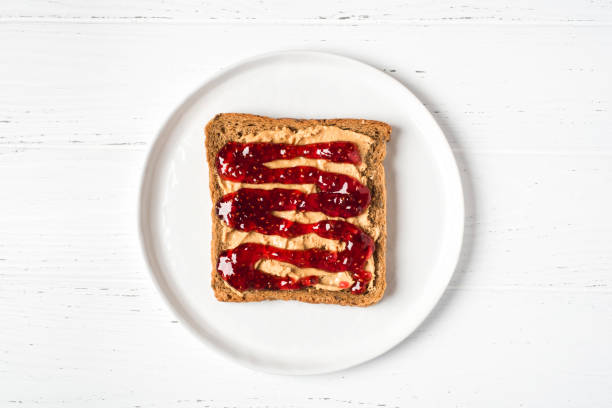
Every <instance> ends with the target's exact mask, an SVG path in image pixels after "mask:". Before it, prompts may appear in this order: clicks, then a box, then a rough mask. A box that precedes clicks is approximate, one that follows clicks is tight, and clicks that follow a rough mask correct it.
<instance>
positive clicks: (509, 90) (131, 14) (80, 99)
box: [0, 0, 612, 407]
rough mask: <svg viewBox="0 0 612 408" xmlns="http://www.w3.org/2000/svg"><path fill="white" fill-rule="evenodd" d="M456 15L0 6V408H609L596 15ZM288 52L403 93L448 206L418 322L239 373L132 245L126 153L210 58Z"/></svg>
mask: <svg viewBox="0 0 612 408" xmlns="http://www.w3.org/2000/svg"><path fill="white" fill-rule="evenodd" d="M377 4H378V3H377ZM462 4H463V5H462V6H461V5H456V4H454V3H450V2H443V3H439V2H438V3H435V5H432V4H430V2H416V3H413V4H408V5H403V4H400V3H399V2H388V3H386V4H384V5H381V6H378V5H374V3H371V2H365V1H358V2H351V3H348V2H340V3H335V4H331V3H327V2H315V3H314V4H307V3H304V4H302V5H293V6H286V5H283V4H281V2H276V1H268V0H266V1H263V2H260V3H256V4H255V3H251V2H246V1H244V2H230V3H227V2H199V1H188V0H185V1H181V2H176V3H168V2H161V1H159V2H155V1H154V2H146V3H145V2H141V1H137V2H130V3H129V4H123V3H122V4H119V3H118V2H96V3H93V2H67V1H57V2H43V1H40V2H39V1H19V2H18V1H7V2H4V3H3V5H2V6H1V7H0V47H1V48H2V50H3V51H2V53H0V89H1V90H2V92H0V188H2V192H3V194H2V199H1V200H0V214H1V215H0V230H1V231H2V235H1V238H0V406H20V407H29V406H67V407H69V406H74V407H81V406H84V405H85V406H113V407H115V406H126V407H135V406H140V407H155V406H159V407H167V406H180V407H191V406H193V407H206V406H208V407H224V406H236V407H266V406H268V407H287V406H290V407H380V406H386V407H396V406H397V407H404V406H408V405H410V406H426V407H429V406H448V405H455V406H483V407H484V406H490V403H491V401H495V402H496V404H495V405H496V406H508V407H515V406H521V405H522V406H525V407H529V406H533V407H537V406H556V407H583V406H589V407H606V406H610V405H611V404H612V392H611V391H610V390H612V368H611V367H612V355H611V354H610V353H609V345H610V344H611V343H612V330H611V329H610V328H611V327H612V244H611V242H612V215H611V214H610V210H609V209H610V208H611V207H612V193H611V191H612V160H611V156H612V138H611V137H610V129H612V115H611V109H612V83H611V82H610V80H609V73H610V72H612V58H611V57H610V52H609V50H610V49H611V47H612V26H611V25H610V24H609V23H610V13H611V10H612V5H611V4H610V2H609V1H593V2H586V1H585V2H583V1H578V2H574V3H569V2H552V1H536V2H529V4H527V3H515V2H509V1H502V0H498V1H495V2H484V1H470V2H464V3H462ZM196 10H199V11H196ZM236 10H238V12H236ZM366 15H367V16H368V17H363V16H366ZM319 16H323V17H325V18H324V19H320V18H319ZM347 16H348V17H349V18H348V19H347V18H344V17H347ZM141 17H142V18H141ZM156 17H161V18H156ZM213 17H214V18H213ZM462 17H469V18H462ZM215 19H216V21H212V20H215ZM167 20H169V21H167ZM209 20H211V21H209ZM319 20H320V21H319ZM94 21H95V22H96V24H92V22H94ZM498 21H501V22H502V23H503V24H482V23H483V22H486V23H489V22H490V23H496V22H498ZM194 22H195V23H197V24H193V23H194ZM279 22H280V23H282V24H279ZM433 23H435V24H433ZM525 23H528V24H525ZM286 48H298V49H316V50H323V51H331V52H337V53H341V54H344V55H348V56H351V57H356V58H358V59H361V60H363V61H365V62H368V63H371V64H373V65H374V66H377V67H378V68H380V69H384V70H386V71H387V72H389V73H390V74H391V75H393V76H394V77H396V78H397V79H399V80H400V81H402V82H403V83H404V84H406V85H407V86H409V87H410V88H411V89H412V90H413V91H414V92H415V93H416V94H417V96H419V97H420V98H421V99H422V100H423V102H424V103H425V104H426V105H427V107H428V108H429V109H430V110H431V111H432V112H433V114H434V116H435V117H436V119H437V120H438V121H439V123H440V124H441V126H442V127H443V129H444V131H445V132H446V134H447V137H448V139H449V142H450V143H451V146H452V147H453V150H454V152H455V155H456V157H457V160H458V163H459V167H460V170H461V172H462V175H463V181H464V187H465V190H466V195H467V219H466V234H465V246H464V250H463V255H462V259H461V261H460V264H459V267H458V270H457V272H456V274H455V276H454V277H453V280H452V282H451V285H450V286H449V289H448V290H447V293H446V294H445V296H444V297H443V299H442V301H441V302H440V304H439V305H438V306H437V308H436V309H435V310H434V312H433V314H432V316H431V317H430V318H429V319H428V320H427V322H426V323H425V324H424V325H423V326H421V327H420V328H419V330H418V331H417V332H416V333H415V334H414V335H413V336H411V337H410V338H409V339H408V340H407V341H405V342H403V343H402V344H401V345H400V346H399V347H397V348H395V349H394V350H392V351H391V352H389V353H387V354H385V355H383V356H382V357H381V358H379V359H376V360H375V361H372V362H369V363H366V364H364V365H361V366H359V367H356V368H354V369H351V370H346V371H343V372H340V373H335V374H329V375H324V376H313V377H278V376H269V375H263V374H259V373H254V372H251V371H248V370H246V369H243V368H241V367H238V366H236V365H234V364H233V363H231V362H227V361H225V360H224V359H222V358H221V357H219V356H218V355H217V354H215V353H214V352H213V351H212V350H208V349H207V348H205V347H203V346H202V345H201V344H200V343H199V342H198V341H197V339H195V338H194V337H193V336H192V335H191V334H190V333H189V332H188V331H187V330H185V329H184V327H182V325H180V324H178V322H176V319H175V318H174V317H173V316H172V314H171V313H170V312H169V311H168V309H167V307H166V305H165V304H164V303H163V301H162V299H161V296H160V295H159V294H158V293H157V292H156V291H155V289H154V288H153V285H152V283H151V281H150V278H149V276H148V273H147V270H146V267H145V264H144V262H143V260H142V258H141V255H140V248H139V246H138V241H137V235H136V196H137V189H138V184H139V175H140V171H141V167H142V164H143V162H144V158H145V157H144V156H145V152H146V149H147V146H148V145H149V144H150V143H151V142H152V140H153V138H154V135H155V133H156V132H157V130H158V128H159V126H160V125H161V124H162V123H163V121H164V120H165V118H166V117H167V115H168V114H169V113H170V111H171V110H172V109H173V108H174V107H175V106H176V104H178V103H179V102H180V101H181V100H182V98H184V97H185V95H187V94H189V93H190V92H191V91H192V90H193V89H194V88H195V87H197V86H199V85H200V84H201V83H202V82H203V81H204V80H205V79H206V77H207V76H209V75H211V74H213V73H215V72H217V71H218V70H219V69H221V67H222V66H224V65H227V64H230V63H233V62H235V61H236V60H238V59H240V58H243V57H247V56H250V55H252V54H254V53H259V52H267V51H274V50H278V49H286ZM398 50H401V51H402V52H398ZM211 56H212V57H214V58H211ZM261 113H263V114H265V113H266V112H261ZM373 381H375V382H376V389H375V391H374V390H373V388H372V386H371V384H372V382H373ZM236 383H238V384H241V385H242V388H241V391H240V392H236V390H235V386H234V384H236ZM500 396H503V399H502V400H500Z"/></svg>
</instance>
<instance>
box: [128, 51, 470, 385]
mask: <svg viewBox="0 0 612 408" xmlns="http://www.w3.org/2000/svg"><path fill="white" fill-rule="evenodd" d="M219 112H245V113H255V114H261V115H267V116H272V117H295V118H341V117H347V118H366V119H376V120H381V121H384V122H387V123H389V124H390V125H391V126H392V127H393V133H392V135H391V142H390V143H389V144H388V148H387V158H386V160H385V168H386V175H387V180H386V183H387V192H388V197H387V205H388V214H387V223H388V248H387V282H388V283H387V291H386V293H385V296H384V298H383V299H382V301H381V302H380V303H378V304H376V305H374V306H371V307H368V308H360V307H342V306H336V305H323V304H321V305H312V304H306V303H299V302H293V301H290V302H283V301H274V302H259V303H221V302H218V301H217V300H215V297H214V296H213V293H212V289H211V287H210V279H211V277H210V275H211V268H212V263H211V259H210V240H211V219H210V217H211V215H210V214H211V208H212V203H211V200H210V197H209V190H208V169H207V164H206V159H205V150H204V131H203V129H204V125H205V124H206V123H207V122H208V120H210V119H211V118H212V117H213V116H214V115H215V114H216V113H219ZM463 218H464V213H463V195H462V190H461V182H460V178H459V175H458V171H457V166H456V163H455V161H454V158H453V155H452V153H451V150H450V149H449V146H448V144H447V142H446V139H445V137H444V135H443V133H442V131H441V130H440V128H439V127H438V125H437V124H436V123H435V121H434V119H433V118H432V116H431V115H430V114H429V112H428V111H427V109H426V108H425V107H424V106H423V105H422V104H421V103H420V102H419V101H418V100H417V98H416V97H415V96H414V95H413V94H412V93H410V91H408V90H407V89H406V88H405V87H404V86H403V85H402V84H401V83H399V82H397V81H396V80H395V79H393V78H392V77H390V76H388V75H387V74H385V73H383V72H381V71H379V70H377V69H375V68H373V67H371V66H369V65H366V64H363V63H361V62H358V61H355V60H352V59H349V58H345V57H340V56H336V55H331V54H325V53H318V52H282V53H275V54H268V55H263V56H259V57H256V58H253V59H250V60H248V61H244V62H242V63H240V64H238V65H235V66H234V67H232V68H229V69H227V70H225V71H223V72H222V73H221V74H219V75H217V76H216V77H214V78H212V79H211V80H209V81H208V82H207V83H206V84H204V85H203V86H202V87H201V88H200V89H199V90H198V91H196V92H195V93H194V94H193V95H192V96H191V97H189V98H188V99H187V100H186V101H185V102H184V103H183V104H182V105H181V106H179V107H178V109H177V110H176V111H175V112H174V114H173V115H172V116H171V117H170V118H169V119H168V121H167V123H166V125H165V126H164V128H163V129H162V130H161V132H160V133H159V135H158V137H157V140H156V141H155V144H154V145H153V147H152V149H151V152H150V155H149V158H148V162H147V165H146V168H145V171H144V175H143V181H142V192H141V202H140V228H141V237H142V243H143V248H144V251H145V255H146V258H147V260H148V262H149V265H150V267H151V270H152V272H153V276H154V278H155V280H156V282H157V284H158V286H159V288H160V290H161V292H162V293H163V294H164V296H165V297H166V299H167V300H168V301H169V303H170V304H171V306H172V307H173V309H174V311H175V312H176V314H177V315H178V317H179V319H180V320H181V321H182V322H183V323H185V324H186V325H188V326H189V327H190V328H191V329H193V331H194V332H195V333H196V334H197V335H198V336H199V337H200V338H201V339H202V340H204V341H205V342H206V343H208V344H209V345H210V346H212V347H213V348H215V349H217V350H219V351H221V352H222V353H224V354H225V355H227V356H229V357H231V358H233V359H235V360H237V361H239V362H241V363H243V364H246V365H248V366H250V367H253V368H256V369H260V370H264V371H268V372H275V373H286V374H307V373H322V372H329V371H334V370H339V369H343V368H346V367H350V366H353V365H356V364H359V363H361V362H364V361H366V360H369V359H371V358H374V357H376V356H378V355H380V354H382V353H384V352H385V351H387V350H389V349H390V348H392V347H393V346H395V345H396V344H398V343H399V342H400V341H402V340H403V339H404V338H405V337H406V336H408V335H409V334H410V333H411V332H412V331H413V330H414V329H415V328H416V327H417V326H418V325H419V324H420V323H421V322H422V321H423V320H424V319H425V317H426V316H427V314H428V313H429V312H430V311H431V309H432V308H433V307H434V305H435V304H436V302H437V301H438V299H439V298H440V296H441V295H442V293H443V291H444V289H445V287H446V285H447V284H448V281H449V279H450V277H451V276H452V274H453V271H454V268H455V265H456V262H457V259H458V256H459V251H460V247H461V241H462V236H463Z"/></svg>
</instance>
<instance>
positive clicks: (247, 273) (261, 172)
mask: <svg viewBox="0 0 612 408" xmlns="http://www.w3.org/2000/svg"><path fill="white" fill-rule="evenodd" d="M296 157H305V158H311V159H324V160H328V161H332V162H336V163H351V164H360V163H361V157H360V155H359V150H358V149H357V146H356V145H355V144H353V143H350V142H331V143H315V144H308V145H287V144H272V143H237V142H229V143H227V144H226V145H225V146H224V147H223V148H222V149H221V150H220V151H219V153H218V155H217V160H216V168H217V172H218V174H219V176H220V177H221V178H222V179H225V180H230V181H234V182H240V183H247V184H265V183H278V184H314V185H315V186H316V187H317V188H318V191H319V192H317V193H310V194H308V193H304V192H302V191H300V190H294V189H281V188H275V189H272V190H263V189H257V188H242V189H240V190H238V191H235V192H233V193H229V194H226V195H225V196H223V197H222V198H221V200H220V201H219V202H218V203H217V204H216V207H215V211H216V214H217V216H218V217H219V218H220V219H221V220H222V221H223V222H224V223H225V224H227V225H228V226H229V227H231V228H234V229H238V230H241V231H245V232H258V233H261V234H266V235H278V236H281V237H286V238H292V237H297V236H300V235H304V234H309V233H314V234H317V235H319V236H320V237H323V238H329V239H333V240H338V241H341V242H343V243H345V244H346V245H345V249H344V250H342V251H337V252H335V251H328V250H325V249H319V248H314V249H306V250H288V249H282V248H277V247H273V246H270V245H264V244H255V243H248V244H241V245H239V246H237V247H235V248H232V249H228V250H226V251H223V252H222V253H221V254H220V256H219V260H218V262H217V272H218V273H219V274H220V275H221V277H222V278H223V279H224V280H225V281H227V282H228V283H229V284H230V285H231V286H233V287H234V288H236V289H237V290H239V291H244V290H248V289H251V290H260V289H272V290H291V289H300V288H304V287H308V286H313V285H316V284H317V283H319V278H318V277H317V276H307V277H303V278H301V279H299V280H295V279H292V278H291V277H289V276H285V277H281V276H276V275H271V274H267V273H265V272H261V271H259V270H258V269H256V267H255V266H256V264H257V263H258V262H259V261H261V260H263V259H270V260H276V261H281V262H286V263H290V264H292V265H295V266H297V267H298V268H317V269H321V270H324V271H327V272H344V271H348V272H350V273H351V275H352V277H353V280H354V281H355V282H354V283H353V285H352V286H351V287H350V288H349V287H348V286H349V285H348V284H347V282H343V285H341V289H349V290H350V291H351V292H353V293H363V292H365V291H366V289H367V286H368V283H369V282H370V280H371V279H372V275H371V274H370V273H369V272H367V271H365V270H364V266H365V264H366V262H367V260H368V258H370V256H372V253H373V251H374V241H373V240H372V238H370V236H369V235H367V234H366V233H364V232H363V231H362V230H361V229H360V228H358V227H357V226H355V225H353V224H351V223H349V222H346V221H342V220H324V221H320V222H316V223H313V224H301V223H298V222H293V221H289V220H286V219H284V218H280V217H277V216H275V215H273V214H272V212H273V211H289V210H292V211H298V212H305V211H315V212H321V213H323V214H325V215H328V216H330V217H341V218H348V217H355V216H357V215H359V214H361V213H363V212H364V211H365V210H366V209H367V207H368V205H369V204H370V198H371V197H370V190H369V189H368V188H367V187H365V186H364V185H363V184H361V183H360V182H359V181H358V180H356V179H354V178H353V177H350V176H347V175H344V174H338V173H331V172H326V171H323V170H319V169H317V168H315V167H309V166H296V167H289V168H278V169H271V168H268V167H266V166H264V165H263V164H264V163H266V162H270V161H273V160H281V159H285V160H287V159H293V158H296Z"/></svg>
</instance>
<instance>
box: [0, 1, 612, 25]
mask: <svg viewBox="0 0 612 408" xmlns="http://www.w3.org/2000/svg"><path fill="white" fill-rule="evenodd" d="M0 19H4V20H73V21H79V20H84V21H91V22H108V21H109V20H110V21H113V20H116V21H123V22H168V21H172V22H185V21H188V22H200V23H202V22H205V23H227V22H240V23H257V22H268V23H269V22H275V23H285V22H288V23H313V24H317V25H320V24H388V23H400V24H406V23H409V24H414V23H416V24H429V23H457V22H458V23H468V24H472V23H481V22H487V23H499V22H502V23H505V22H508V23H511V24H516V23H525V22H526V23H532V22H537V23H573V24H576V23H610V22H612V3H610V1H609V0H577V1H572V2H560V1H554V0H534V1H529V2H517V1H512V0H493V1H487V0H467V1H462V2H456V1H452V0H444V1H436V2H430V1H425V0H409V1H402V0H382V1H376V2H372V1H368V0H339V1H323V0H317V1H309V2H286V1H282V0H258V1H249V0H228V1H205V0H181V1H180V2H179V1H175V2H170V1H166V0H153V1H148V0H135V1H130V2H124V1H120V0H110V1H104V2H88V1H82V2H78V1H69V0H22V1H10V2H7V4H4V5H3V7H2V8H1V9H0Z"/></svg>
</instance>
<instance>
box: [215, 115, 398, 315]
mask: <svg viewBox="0 0 612 408" xmlns="http://www.w3.org/2000/svg"><path fill="white" fill-rule="evenodd" d="M316 125H324V126H336V127H338V128H341V129H345V130H351V131H354V132H357V133H361V134H363V135H366V136H368V137H370V138H371V139H372V140H373V141H374V143H372V144H371V145H370V149H369V151H368V153H367V155H366V157H363V158H362V160H364V161H365V163H366V168H365V170H364V171H363V172H362V173H363V174H364V175H365V176H366V180H367V187H368V188H369V189H370V192H371V197H372V200H371V203H370V207H369V212H368V218H369V221H370V222H371V223H372V225H377V226H378V227H379V229H380V234H379V236H378V238H377V239H376V241H375V249H374V253H373V255H372V256H373V259H374V268H375V274H374V282H373V285H372V286H371V287H370V288H369V289H368V291H367V292H366V293H363V294H352V293H350V292H348V291H329V290H322V289H316V288H304V289H299V290H248V291H245V292H243V293H242V294H239V293H237V292H236V291H234V290H232V289H230V288H229V287H228V285H227V284H226V283H225V281H224V280H223V279H222V278H221V277H220V276H219V274H218V273H217V270H216V269H217V268H216V267H217V265H216V263H217V259H218V257H219V253H220V251H221V248H222V242H221V230H222V224H221V221H220V220H219V219H218V218H217V216H216V214H215V211H214V205H213V211H212V214H211V215H212V230H213V231H212V242H211V252H212V253H211V256H212V265H213V267H212V282H211V284H212V288H213V291H214V293H215V297H216V298H217V299H218V300H220V301H224V302H257V301H262V300H274V299H278V300H298V301H301V302H308V303H330V304H338V305H351V306H370V305H372V304H374V303H376V302H378V301H379V300H380V299H381V298H382V296H383V294H384V292H385V287H386V279H385V272H386V271H385V248H386V240H387V226H386V188H385V173H384V167H383V159H384V158H385V154H386V145H385V143H386V142H387V141H388V140H389V138H390V135H391V127H390V126H389V125H388V124H386V123H384V122H378V121H373V120H365V119H321V120H319V119H290V118H281V119H274V118H268V117H265V116H257V115H250V114H243V113H221V114H218V115H216V116H215V117H214V118H213V119H211V120H210V122H208V124H207V125H206V128H205V133H206V142H205V144H206V157H207V161H208V169H209V175H210V177H209V180H210V183H209V184H210V194H211V198H212V201H213V203H216V202H217V201H219V199H221V197H223V195H224V194H223V190H222V188H221V184H220V178H219V175H218V174H217V171H216V168H215V159H216V156H217V153H218V152H219V150H220V149H221V148H222V147H223V146H224V145H225V144H226V143H227V142H229V141H231V140H234V139H236V137H238V136H242V135H249V134H257V133H259V132H261V131H265V130H277V129H282V128H288V129H289V130H291V131H293V132H296V131H298V130H300V129H304V128H308V127H312V126H316Z"/></svg>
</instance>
